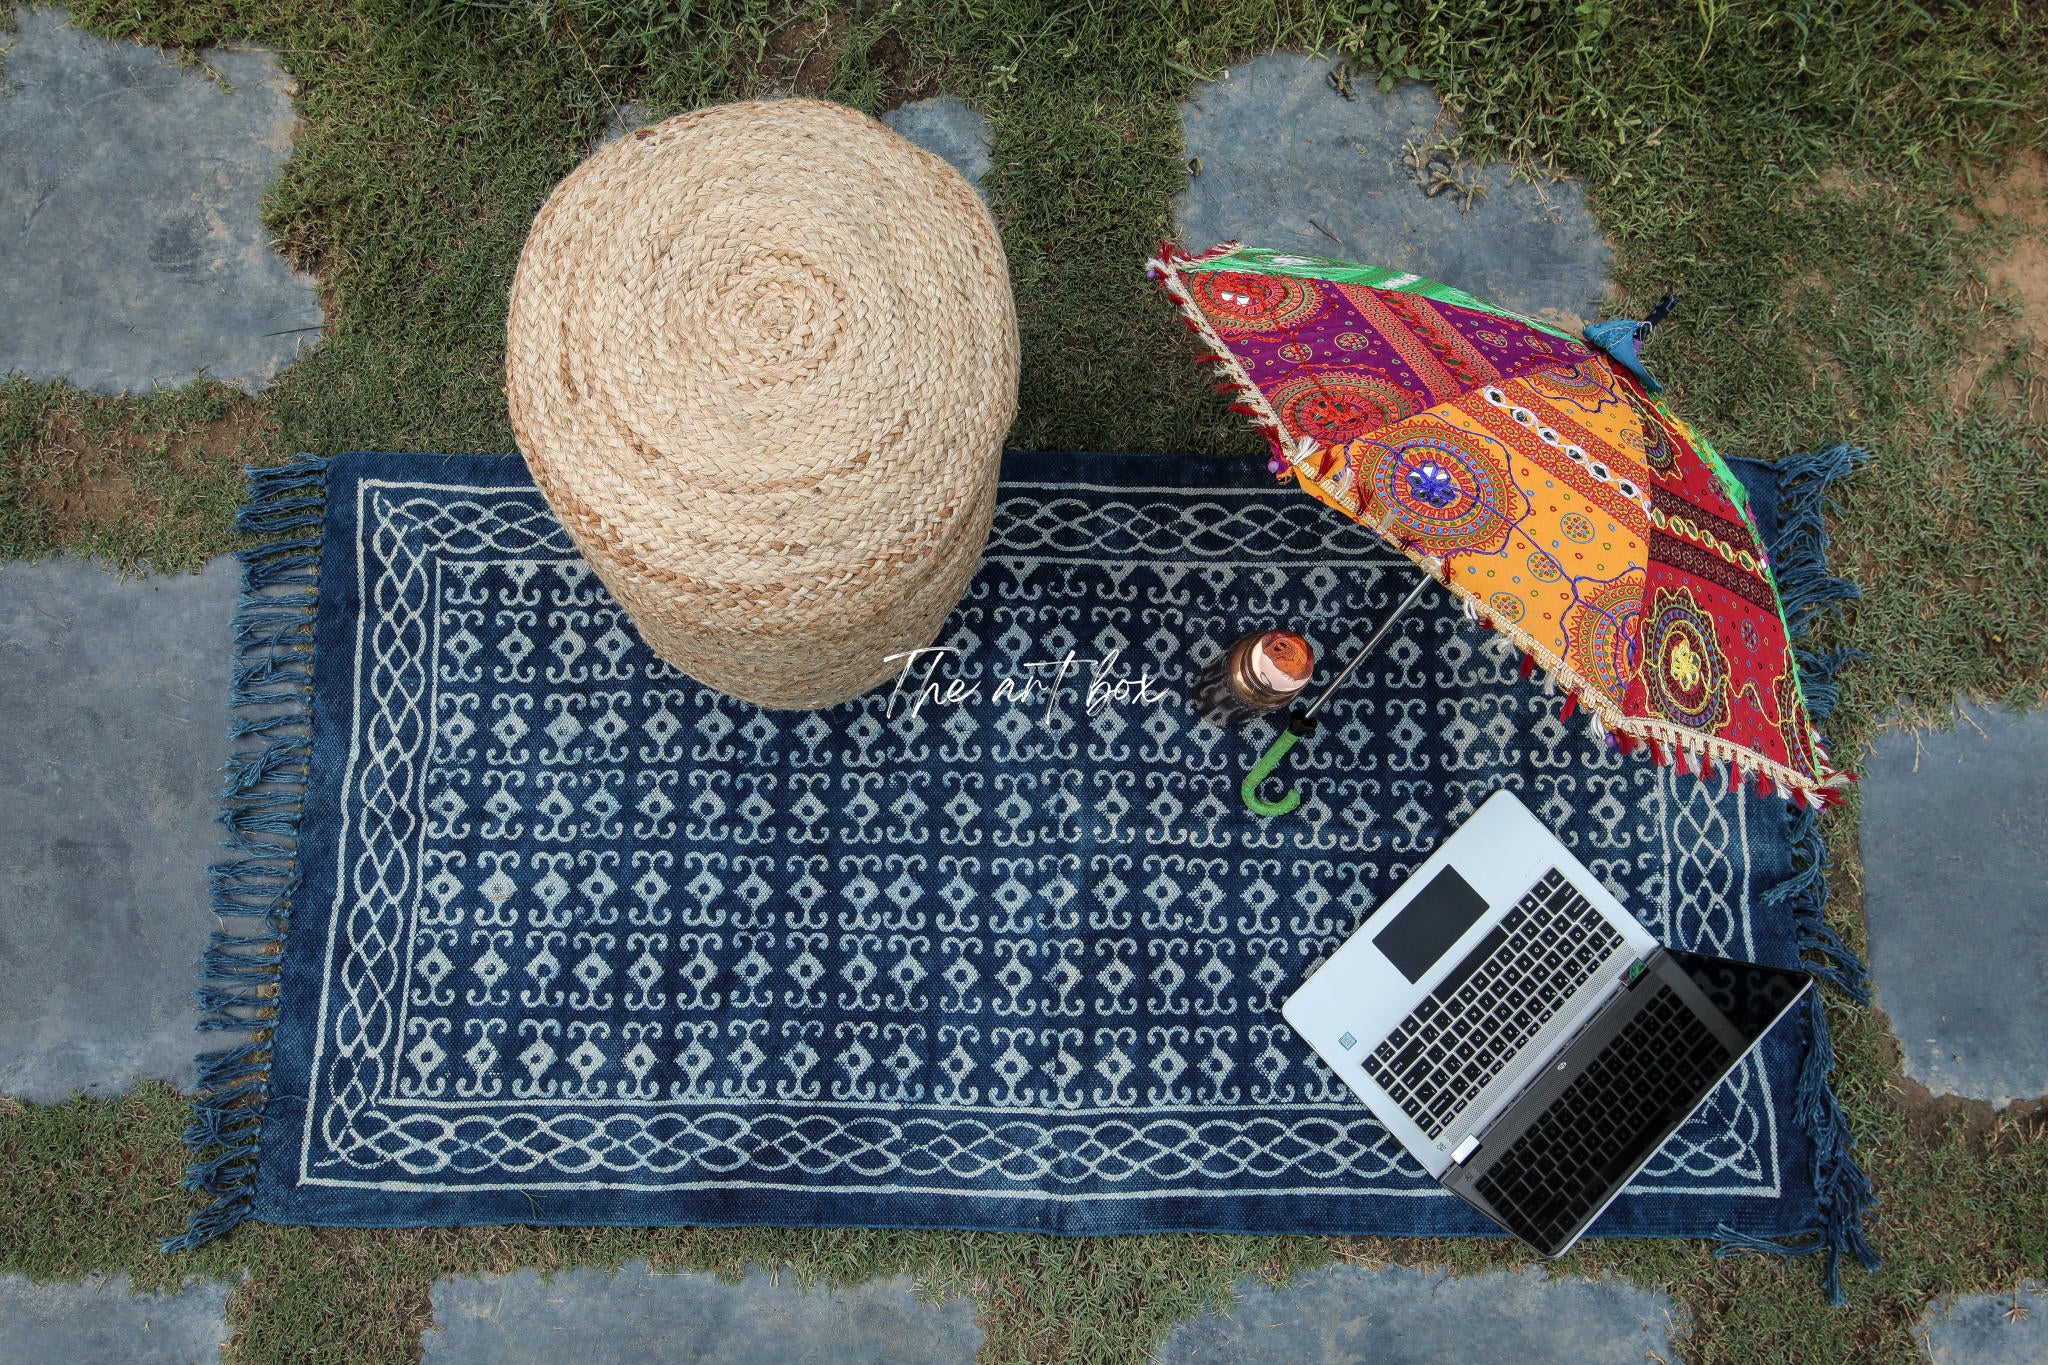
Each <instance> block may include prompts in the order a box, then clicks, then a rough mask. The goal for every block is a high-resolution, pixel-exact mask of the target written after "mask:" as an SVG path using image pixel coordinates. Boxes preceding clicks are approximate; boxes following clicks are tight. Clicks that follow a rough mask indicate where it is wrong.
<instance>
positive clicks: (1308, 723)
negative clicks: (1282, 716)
mask: <svg viewBox="0 0 2048 1365" xmlns="http://www.w3.org/2000/svg"><path fill="white" fill-rule="evenodd" d="M1315 732H1316V723H1315V720H1314V719H1313V718H1312V717H1310V716H1307V715H1304V714H1303V713H1302V712H1300V711H1296V712H1295V713H1294V714H1293V715H1291V716H1289V717H1288V718H1287V728H1286V729H1284V730H1282V731H1281V732H1280V735H1279V738H1277V739H1275V740H1274V741H1273V742H1272V743H1271V744H1269V745H1267V746H1266V752H1265V753H1263V754H1261V755H1259V761H1258V762H1257V763H1254V764H1252V770H1251V771H1250V772H1248V773H1246V774H1245V775H1244V784H1243V785H1242V786H1240V787H1239V788H1238V794H1239V795H1241V796H1243V797H1244V803H1245V805H1246V806H1248V807H1250V809H1251V812H1252V814H1254V815H1263V816H1265V817H1266V818H1267V819H1269V820H1270V819H1272V818H1273V817H1274V816H1276V815H1285V814H1287V812H1289V811H1291V810H1293V809H1294V808H1295V807H1296V806H1298V805H1300V804H1301V793H1300V792H1298V791H1295V790H1294V789H1293V788H1292V787H1290V788H1288V789H1287V792H1286V794H1284V795H1283V796H1281V798H1280V799H1279V800H1278V801H1268V800H1266V799H1264V798H1263V797H1261V796H1260V795H1259V784H1260V783H1262V782H1264V781H1265V780H1266V779H1267V778H1269V777H1271V776H1272V775H1273V770H1274V769H1275V768H1278V767H1279V766H1280V760H1281V759H1283V758H1286V757H1287V751H1288V750H1289V749H1292V748H1293V747H1294V746H1295V744H1296V742H1297V741H1299V740H1301V739H1302V738H1303V737H1305V736H1307V735H1312V734H1314V733H1315Z"/></svg>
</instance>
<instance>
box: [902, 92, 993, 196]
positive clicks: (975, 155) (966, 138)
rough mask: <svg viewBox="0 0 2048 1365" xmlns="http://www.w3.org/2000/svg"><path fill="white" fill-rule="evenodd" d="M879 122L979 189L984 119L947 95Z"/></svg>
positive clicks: (919, 102)
mask: <svg viewBox="0 0 2048 1365" xmlns="http://www.w3.org/2000/svg"><path fill="white" fill-rule="evenodd" d="M882 122H884V123H886V124H888V125H889V126H890V127H891V128H894V129H895V130H896V131H897V132H898V133H901V134H902V135H903V136H904V137H906V138H908V139H909V140H910V141H912V142H915V143H916V144H917V145H918V146H920V147H922V148H924V149H925V150H926V151H928V152H930V153H931V154H932V155H933V156H936V157H939V158H941V159H943V160H944V161H945V162H946V163H947V164H948V165H950V166H952V168H953V169H954V170H956V171H958V172H960V174H961V175H963V176H965V177H966V179H967V183H968V184H970V185H972V186H974V188H975V189H977V190H981V197H982V198H983V199H987V198H988V191H987V190H982V189H981V178H982V177H983V176H985V175H987V174H988V166H989V161H988V119H987V118H985V117H984V116H982V115H981V114H979V113H977V112H976V111H975V110H972V109H970V108H968V107H967V106H966V105H964V104H962V103H961V102H960V101H959V100H956V99H954V98H953V97H952V96H950V95H940V96H938V97H936V98H934V99H928V100H917V101H914V102H913V103H910V104H905V105H901V106H899V107H897V108H895V109H891V110H890V111H889V112H888V113H886V114H884V115H882Z"/></svg>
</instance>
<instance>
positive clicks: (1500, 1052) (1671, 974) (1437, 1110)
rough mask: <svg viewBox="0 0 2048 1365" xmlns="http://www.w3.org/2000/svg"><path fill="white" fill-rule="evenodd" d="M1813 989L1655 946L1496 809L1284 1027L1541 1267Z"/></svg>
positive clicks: (1371, 928) (1575, 869)
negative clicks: (1539, 1257) (1530, 1250)
mask: <svg viewBox="0 0 2048 1365" xmlns="http://www.w3.org/2000/svg"><path fill="white" fill-rule="evenodd" d="M1811 985H1812V978H1810V977H1809V976H1808V975H1807V974H1806V973H1804V972H1800V971H1788V970H1785V969H1782V968H1776V967H1762V966H1758V965H1756V964H1755V963H1750V962H1737V961H1733V960H1731V959H1729V958H1722V957H1708V956H1704V955H1702V954H1699V953H1688V952H1681V951H1678V950H1676V949H1671V948H1666V947H1663V946H1662V945H1660V944H1659V943H1658V942H1657V940H1656V939H1655V938H1653V937H1652V936H1651V935H1650V934H1649V932H1648V931H1646V930H1645V929H1644V928H1643V927H1642V926H1641V925H1640V924H1638V923H1637V922H1636V920H1635V918H1634V917H1633V916H1632V915H1630V914H1629V913H1628V912H1627V911H1626V910H1624V909H1622V906H1621V902H1620V901H1618V900H1616V899H1615V898H1614V896H1613V895H1612V894H1610V893H1609V892H1608V890H1607V888H1606V887H1605V886H1603V885H1602V884H1601V883H1600V881H1599V880H1598V879H1597V878H1595V877H1594V876H1593V874H1592V873H1590V872H1588V871H1587V870H1586V869H1585V867H1584V866H1583V865H1582V864H1581V863H1580V862H1579V860H1578V859H1576V858H1574V857H1573V856H1572V855H1571V853H1570V852H1569V851H1567V850H1566V848H1565V846H1564V845H1563V844H1562V843H1560V842H1558V840H1557V838H1556V836H1554V835H1553V834H1551V832H1550V831H1549V830H1548V829H1546V828H1544V826H1543V825H1542V823H1541V822H1540V821H1538V820H1537V819H1536V817H1535V816H1534V815H1532V814H1530V813H1529V809H1528V807H1526V806H1524V805H1523V804H1522V803H1521V802H1520V801H1518V800H1516V799H1515V797H1514V796H1513V795H1512V794H1510V793H1508V792H1505V791H1501V792H1496V793H1494V794H1493V796H1492V797H1490V798H1489V799H1488V800H1487V802H1486V804H1485V805H1483V806H1481V807H1480V808H1479V810H1478V811H1477V812H1476V813H1475V814H1474V815H1473V816H1472V818H1471V819H1470V820H1468V821H1466V822H1465V824H1464V825H1463V826H1462V827H1461V828H1460V829H1459V830H1458V831H1457V833H1455V834H1453V835H1452V836H1451V837H1450V838H1449V839H1447V840H1445V841H1444V843H1443V845H1442V847H1440V848H1438V849H1437V850H1436V852H1435V853H1433V854H1431V855H1430V857H1429V859H1428V860H1427V861H1425V862H1424V863H1423V864H1422V866H1421V867H1419V868H1417V869H1416V870H1415V873H1414V875H1412V876H1411V877H1409V879H1408V880H1407V881H1406V882H1405V883H1403V884H1402V886H1401V889H1400V890H1399V891H1397V892H1395V893H1394V894H1393V895H1392V896H1390V897H1389V898H1388V899H1387V901H1386V902H1385V903H1384V904H1383V905H1381V906H1380V907H1379V908H1378V909H1376V910H1375V911H1374V912H1373V914H1372V916H1371V918H1369V919H1368V920H1367V921H1366V922H1365V925H1364V926H1363V927H1362V928H1360V929H1359V930H1358V932H1357V933H1355V934H1353V935H1352V936H1351V937H1350V938H1349V939H1348V940H1346V941H1345V943H1344V945H1343V946H1342V947H1340V948H1338V949H1337V951H1336V952H1335V953H1333V954H1331V956H1330V959H1329V960H1328V961H1327V962H1325V963H1324V964H1323V965H1322V967H1321V969H1320V970H1318V971H1317V972H1316V973H1315V975H1313V976H1311V977H1310V978H1309V979H1308V981H1307V982H1306V983H1305V984H1304V985H1303V986H1302V987H1301V989H1300V990H1298V991H1296V992H1295V993H1294V996H1293V998H1291V999H1290V1000H1288V1002H1287V1004H1286V1005H1285V1006H1284V1007H1283V1009H1282V1011H1281V1012H1282V1013H1283V1014H1284V1015H1285V1016H1286V1019H1287V1022H1288V1023H1290V1024H1292V1025H1293V1026H1294V1027H1295V1029H1296V1030H1298V1031H1299V1032H1300V1033H1301V1035H1302V1036H1303V1037H1304V1038H1306V1039H1307V1040H1308V1042H1309V1044H1310V1045H1311V1046H1312V1047H1314V1048H1315V1050H1316V1052H1317V1053H1318V1054H1319V1055H1320V1056H1321V1057H1322V1059H1323V1060H1324V1061H1325V1062H1328V1063H1329V1064H1330V1066H1331V1067H1332V1068H1333V1069H1334V1070H1335V1071H1336V1072H1337V1074H1338V1075H1339V1076H1342V1077H1343V1078H1344V1080H1345V1081H1346V1082H1348V1083H1349V1084H1350V1086H1351V1088H1352V1089H1354V1090H1356V1091H1357V1092H1358V1093H1359V1094H1360V1095H1361V1096H1362V1097H1364V1099H1365V1102H1366V1103H1367V1104H1368V1105H1370V1106H1371V1107H1372V1111H1373V1113H1374V1115H1376V1116H1377V1117H1378V1118H1379V1120H1380V1122H1382V1123H1383V1124H1385V1125H1386V1127H1387V1129H1388V1131H1390V1132H1391V1133H1392V1134H1393V1135H1394V1137H1395V1138H1396V1139H1398V1140H1399V1141H1400V1143H1401V1145H1402V1146H1404V1147H1406V1148H1407V1149H1408V1152H1409V1154H1410V1155H1411V1156H1413V1157H1414V1158H1415V1159H1416V1160H1417V1161H1419V1162H1421V1163H1422V1165H1423V1167H1424V1168H1425V1169H1427V1170H1428V1172H1429V1173H1430V1174H1431V1175H1432V1176H1434V1177H1436V1179H1437V1181H1438V1182H1439V1183H1440V1184H1442V1185H1443V1186H1444V1188H1446V1189H1448V1190H1450V1191H1452V1192H1453V1193H1455V1194H1457V1195H1458V1196H1460V1197H1461V1198H1463V1199H1464V1200H1465V1201H1466V1202H1468V1203H1470V1204H1471V1205H1472V1206H1473V1207H1474V1208H1476V1209H1478V1210H1479V1211H1480V1212H1481V1213H1484V1214H1486V1215H1487V1216H1488V1217H1490V1218H1492V1219H1493V1220H1494V1221H1495V1222H1497V1223H1499V1224H1500V1225H1501V1226H1502V1227H1504V1228H1506V1229H1507V1230H1508V1231H1509V1232H1511V1233H1513V1234H1514V1235H1515V1236H1517V1237H1520V1238H1521V1239H1522V1240H1523V1241H1525V1242H1527V1243H1528V1244H1529V1245H1530V1246H1532V1247H1534V1248H1535V1249H1536V1250H1537V1251H1538V1252H1540V1253H1542V1254H1543V1255H1545V1256H1552V1257H1555V1256H1562V1255H1563V1254H1564V1253H1565V1251H1566V1250H1568V1249H1569V1248H1570V1247H1571V1245H1572V1244H1573V1243H1574V1242H1576V1241H1578V1239H1579V1236H1580V1234H1582V1233H1583V1232H1584V1231H1585V1230H1586V1228H1587V1226H1588V1225H1590V1224H1591V1223H1592V1221H1593V1220H1594V1219H1595V1218H1597V1217H1599V1215H1600V1213H1601V1211H1602V1210H1603V1209H1605V1208H1606V1207H1607V1205H1608V1204H1609V1203H1611V1202H1613V1199H1614V1197H1615V1196H1616V1195H1617V1194H1619V1193H1621V1190H1622V1187H1623V1186H1625V1185H1627V1184H1628V1182H1629V1181H1630V1180H1631V1179H1632V1178H1634V1176H1635V1174H1636V1172H1637V1171H1639V1170H1641V1169H1642V1168H1643V1166H1644V1165H1645V1164H1646V1163H1647V1162H1648V1161H1649V1159H1650V1158H1651V1157H1652V1156H1653V1155H1655V1154H1656V1151H1657V1149H1658V1148H1659V1147H1661V1146H1662V1145H1663V1144H1664V1141H1665V1139H1667V1138H1669V1137H1670V1136H1671V1134H1672V1133H1674V1132H1676V1131H1677V1130H1678V1126H1679V1125H1680V1124H1682V1123H1683V1122H1685V1120H1686V1119H1687V1118H1688V1117H1690V1116H1691V1114H1692V1112H1693V1111H1694V1110H1695V1109H1697V1108H1699V1106H1700V1105H1701V1103H1703V1102H1704V1101H1705V1100H1706V1098H1707V1095H1708V1094H1709V1093H1710V1092H1711V1091H1712V1090H1713V1089H1714V1087H1715V1086H1716V1085H1718V1084H1719V1083H1720V1082H1721V1080H1722V1078H1723V1077H1725V1076H1726V1075H1727V1074H1728V1073H1729V1072H1730V1071H1732V1070H1734V1069H1735V1067H1736V1066H1737V1065H1738V1064H1739V1063H1740V1062H1741V1061H1742V1059H1743V1058H1744V1057H1745V1056H1747V1055H1748V1054H1749V1051H1750V1049H1751V1048H1754V1047H1755V1046H1756V1045H1757V1043H1758V1041H1760V1040H1761V1039H1762V1038H1763V1036H1764V1034H1765V1032H1767V1031H1768V1030H1769V1029H1770V1027H1771V1025H1772V1024H1774V1023H1776V1022H1777V1021H1778V1020H1779V1019H1780V1018H1782V1017H1783V1016H1784V1014H1785V1012H1786V1011H1787V1010H1789V1009H1791V1007H1792V1005H1793V1004H1794V1003H1795V1002H1796V1001H1797V1000H1798V999H1799V997H1800V996H1801V995H1802V994H1803V993H1804V992H1805V991H1806V990H1808V989H1809V988H1810V987H1811Z"/></svg>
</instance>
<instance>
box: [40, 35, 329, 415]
mask: <svg viewBox="0 0 2048 1365" xmlns="http://www.w3.org/2000/svg"><path fill="white" fill-rule="evenodd" d="M10 8H11V7H10ZM15 23H16V26H17V29H18V31H17V32H15V33H13V34H0V47H4V48H5V51H4V54H0V69H4V73H5V84H4V86H0V148H5V149H6V150H5V153H4V154H0V261H4V262H5V263H6V265H5V268H4V269H0V373H5V372H7V371H10V370H19V371H21V372H22V373H24V374H26V375H27V376H28V377H29V378H31V379H36V380H50V379H63V380H68V381H69V382H71V383H73V384H75V385H78V386H79V387H81V388H88V389H97V390H100V391H102V392H106V393H120V392H123V391H133V392H147V391H149V390H150V389H152V388H155V387H157V386H158V385H174V384H181V383H184V382H185V381H187V380H190V379H195V378H197V377H198V376H200V375H201V374H210V375H212V376H213V377H214V378H216V379H221V380H225V381H226V382H228V383H231V384H238V385H240V386H241V387H243V388H244V389H248V390H250V391H252V392H253V391H254V390H256V389H259V388H261V387H263V386H264V385H265V384H267V383H269V382H270V381H271V380H273V379H275V378H276V377H277V375H278V373H279V371H281V370H282V369H283V368H284V367H285V366H286V365H288V364H290V363H291V360H292V358H293V357H294V356H295V355H297V354H298V352H299V350H300V349H301V347H303V346H310V345H311V344H312V343H313V342H314V340H316V339H317V337H318V335H319V333H318V330H317V329H318V328H319V326H320V324H321V313H320V304H319V299H318V296H317V292H316V289H317V286H316V285H315V283H314V281H313V279H312V277H310V276H307V275H296V274H294V273H293V272H292V270H291V268H290V267H289V266H287V265H286V264H285V262H284V261H283V260H282V259H281V258H280V257H279V256H278V255H277V253H276V252H275V251H273V250H272V249H271V246H270V234H269V233H268V232H267V231H265V229H264V227H263V224H262V222H261V221H260V219H259V218H258V213H257V202H258V201H259V200H260V199H261V198H262V196H263V194H264V191H265V190H267V189H268V188H269V186H270V182H271V181H272V180H273V179H274V178H275V177H276V175H277V171H278V168H279V167H280V166H282V165H283V164H284V159H285V157H286V155H287V154H288V153H289V152H290V150H291V137H292V124H293V114H292V104H291V94H292V88H293V87H292V82H291V80H290V78H289V77H287V76H286V75H285V74H284V71H283V69H282V68H280V67H279V65H278V62H277V58H276V57H275V56H274V55H273V54H271V53H269V52H263V51H258V50H255V49H243V50H234V51H227V50H222V51H213V52H208V53H205V54H203V56H202V57H201V63H202V64H201V65H198V66H184V65H181V64H180V63H179V61H178V60H177V58H175V57H172V56H170V55H168V54H166V53H163V52H160V51H158V50H157V49H155V48H151V47H140V46H136V45H135V44H132V43H116V42H111V41H109V40H107V39H105V38H96V37H93V36H91V35H90V34H86V33H82V32H80V31H79V30H77V29H75V28H73V27H72V26H71V25H70V24H68V23H67V22H65V13H64V11H63V10H60V9H22V10H19V11H18V12H17V13H16V14H15Z"/></svg>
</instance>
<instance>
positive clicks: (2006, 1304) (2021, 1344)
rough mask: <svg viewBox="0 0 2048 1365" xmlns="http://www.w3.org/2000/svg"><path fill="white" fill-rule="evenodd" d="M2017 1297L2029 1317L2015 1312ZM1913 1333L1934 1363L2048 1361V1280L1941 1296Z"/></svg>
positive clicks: (2029, 1364)
mask: <svg viewBox="0 0 2048 1365" xmlns="http://www.w3.org/2000/svg"><path fill="white" fill-rule="evenodd" d="M2015 1302H2017V1303H2018V1304H2019V1306H2020V1308H2021V1310H2022V1311H2023V1312H2024V1316H2020V1315H2018V1314H2013V1313H2012V1308H2013V1304H2014V1303H2015ZM2008 1315H2010V1316H2008ZM1913 1334H1914V1335H1915V1336H1916V1337H1918V1338H1919V1339H1920V1349H1921V1350H1922V1351H1924V1352H1925V1353H1926V1355H1927V1359H1928V1361H1929V1362H1930V1365H2041V1362H2043V1361H2048V1284H2043V1283H2042V1282H2040V1281H2038V1280H2029V1281H2026V1282H2024V1283H2022V1284H2020V1285H2019V1286H2017V1288H2016V1292H2015V1293H2012V1294H1968V1295H1964V1296H1963V1297H1961V1298H1957V1299H1953V1300H1951V1299H1947V1298H1941V1299H1936V1300H1935V1301H1934V1302H1933V1303H1932V1304H1930V1305H1928V1309H1927V1311H1926V1312H1925V1313H1923V1314H1922V1315H1921V1317H1920V1322H1919V1324H1918V1325H1917V1326H1916V1327H1915V1328H1914V1329H1913Z"/></svg>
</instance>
